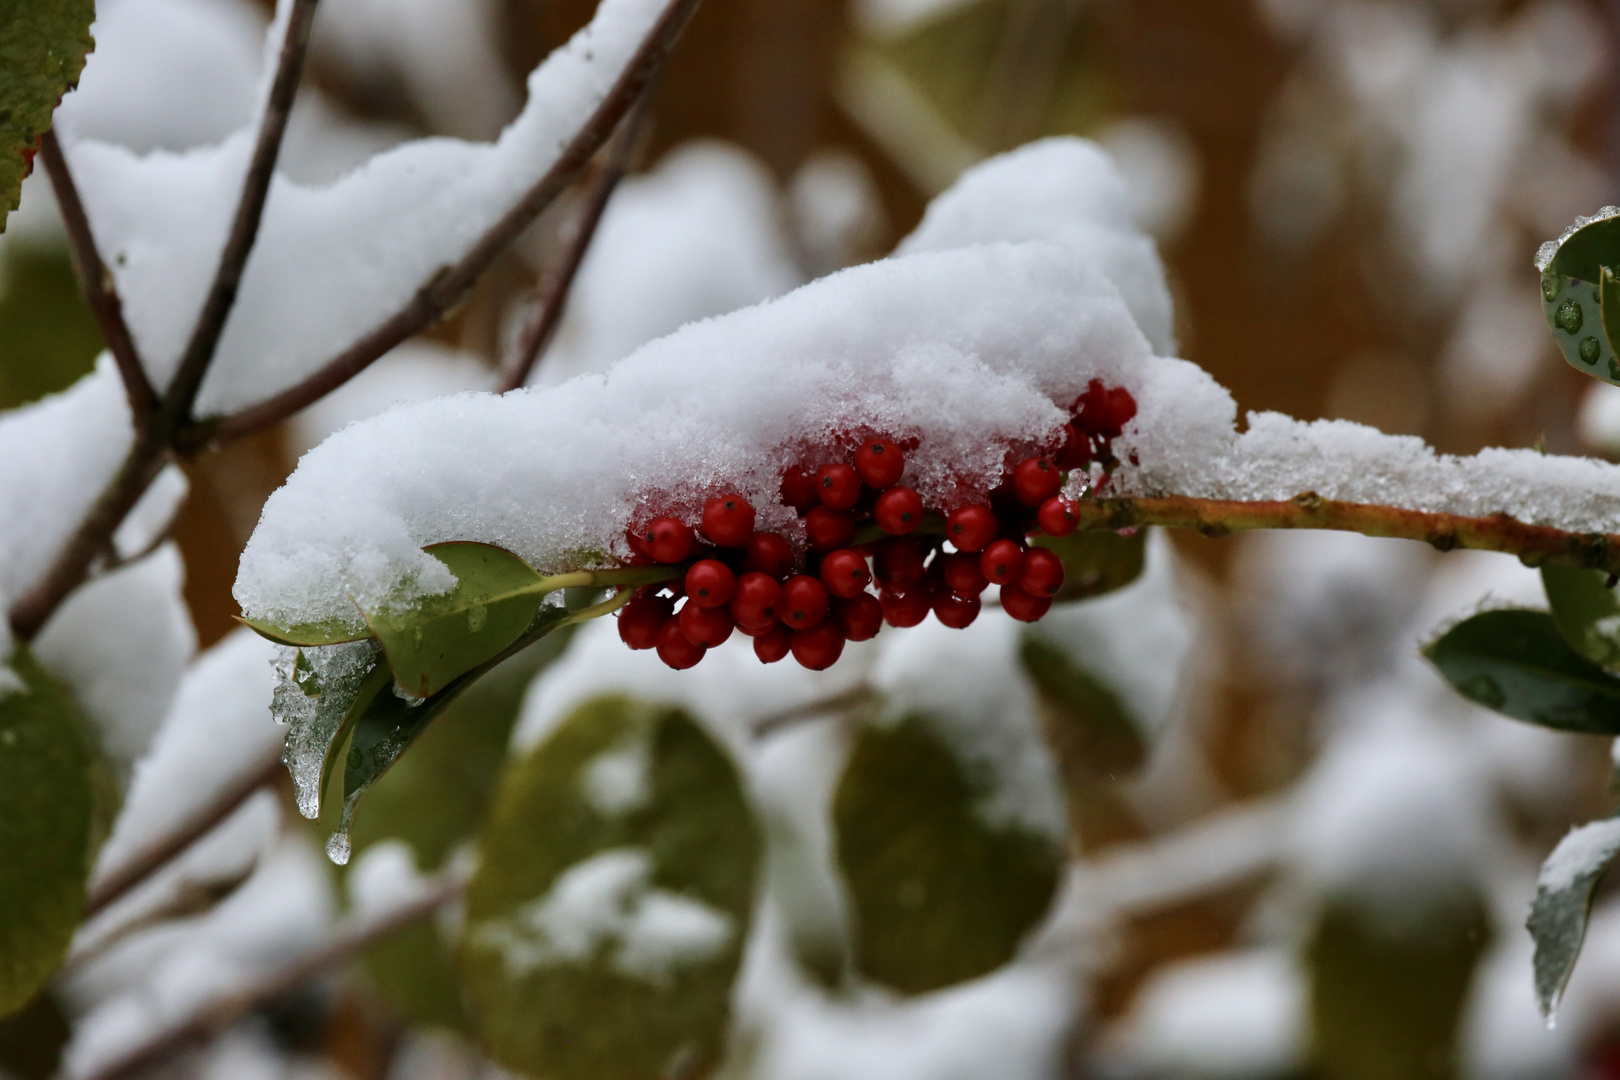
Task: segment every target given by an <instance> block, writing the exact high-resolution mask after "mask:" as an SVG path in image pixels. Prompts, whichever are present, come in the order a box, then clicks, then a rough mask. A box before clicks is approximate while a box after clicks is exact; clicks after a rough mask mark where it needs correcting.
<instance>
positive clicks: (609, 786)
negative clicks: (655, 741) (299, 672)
mask: <svg viewBox="0 0 1620 1080" xmlns="http://www.w3.org/2000/svg"><path fill="white" fill-rule="evenodd" d="M651 764H652V745H651V744H650V743H649V742H648V739H647V736H646V734H645V733H641V734H638V735H632V736H630V737H629V738H627V739H626V740H625V741H624V742H622V743H621V744H619V745H618V746H614V747H610V748H609V749H608V750H606V751H604V752H603V753H601V754H598V755H597V756H596V757H595V758H593V759H592V760H591V763H590V764H589V765H587V766H586V767H585V774H584V775H583V776H582V777H580V784H581V786H582V787H583V788H584V791H585V801H586V802H588V803H590V805H591V807H592V809H594V810H595V811H596V812H597V813H599V814H602V815H603V816H605V817H622V816H624V815H625V814H628V813H630V812H631V811H634V810H638V809H640V808H641V807H643V806H645V805H647V800H648V799H650V798H652V789H651V787H650V786H649V782H650V780H651V777H650V776H648V768H649V767H650V766H651Z"/></svg>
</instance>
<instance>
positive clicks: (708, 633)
mask: <svg viewBox="0 0 1620 1080" xmlns="http://www.w3.org/2000/svg"><path fill="white" fill-rule="evenodd" d="M676 621H677V622H679V623H680V626H681V633H683V634H685V635H686V638H687V640H688V641H690V642H691V643H692V644H694V645H706V646H708V647H709V648H711V649H712V648H714V647H715V646H716V645H724V644H725V643H726V638H728V637H730V636H731V632H732V631H733V630H735V629H736V628H737V620H735V619H733V618H732V617H731V612H730V611H728V610H727V609H725V608H723V607H700V606H699V605H697V604H694V603H691V602H690V601H688V602H687V603H686V604H684V605H682V607H681V613H680V614H679V615H678V616H676Z"/></svg>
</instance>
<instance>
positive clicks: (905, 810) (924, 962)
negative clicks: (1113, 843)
mask: <svg viewBox="0 0 1620 1080" xmlns="http://www.w3.org/2000/svg"><path fill="white" fill-rule="evenodd" d="M936 731H937V728H936V727H935V725H934V724H932V723H931V722H930V721H929V720H928V719H927V718H926V717H924V716H921V715H912V716H908V717H905V718H904V719H902V720H901V721H900V722H899V723H897V724H894V725H893V726H878V725H876V724H868V725H865V726H864V727H863V728H862V729H861V731H860V734H859V735H858V736H857V738H856V742H855V746H854V749H853V750H852V752H851V754H850V757H849V761H848V763H847V765H846V766H845V769H844V774H843V776H842V778H841V779H840V780H839V783H838V790H837V792H836V793H835V794H834V796H833V824H834V827H835V829H836V835H837V855H838V866H839V869H840V870H841V871H842V873H843V876H844V882H845V885H846V886H847V888H848V893H849V898H850V901H851V913H852V921H853V924H854V926H853V930H854V940H855V948H854V953H855V966H856V968H857V970H859V971H860V972H861V973H862V974H863V975H865V976H866V977H868V978H870V979H873V980H875V981H877V982H880V983H883V984H885V985H887V986H891V987H893V988H894V989H896V990H899V991H901V992H903V993H907V994H921V993H926V992H928V991H930V990H938V989H940V988H942V987H946V986H951V985H953V984H955V983H959V982H963V981H965V980H967V979H973V978H977V977H978V976H980V975H985V974H987V973H989V972H991V971H994V970H995V969H996V968H998V967H1000V966H1001V965H1002V964H1005V963H1006V962H1007V961H1008V960H1010V959H1012V957H1013V954H1014V952H1015V951H1016V950H1017V948H1018V944H1019V942H1020V941H1022V940H1023V938H1024V935H1025V934H1027V933H1028V932H1029V930H1030V928H1031V927H1033V926H1034V925H1035V923H1036V922H1037V921H1039V920H1040V918H1041V917H1042V916H1043V915H1044V914H1045V913H1046V910H1047V908H1048V907H1049V906H1050V905H1051V902H1052V896H1053V894H1054V892H1055V891H1056V889H1057V883H1058V876H1059V872H1060V868H1061V866H1062V856H1063V853H1062V850H1061V848H1060V846H1059V845H1058V844H1056V843H1054V842H1053V840H1052V839H1051V838H1050V837H1048V836H1040V835H1036V834H1034V833H1031V832H1027V831H1023V830H1020V829H1017V828H1014V827H1009V826H1006V825H1002V824H998V823H991V822H989V821H987V820H986V819H985V818H984V816H983V815H982V812H981V810H980V804H981V802H982V801H983V796H984V795H985V794H986V792H985V791H984V790H983V786H982V784H981V783H978V782H976V779H977V778H976V777H974V776H971V775H970V771H969V770H968V769H966V768H964V766H963V764H962V763H961V762H960V761H958V760H957V757H956V755H955V754H953V753H952V751H951V748H950V747H949V746H947V745H946V743H945V742H944V740H942V739H941V738H940V737H939V735H937V734H936Z"/></svg>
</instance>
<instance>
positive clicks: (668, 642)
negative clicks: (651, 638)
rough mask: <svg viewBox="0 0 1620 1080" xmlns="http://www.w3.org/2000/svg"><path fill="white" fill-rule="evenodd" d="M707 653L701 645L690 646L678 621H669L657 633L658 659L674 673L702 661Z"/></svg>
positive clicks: (690, 641)
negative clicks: (673, 670)
mask: <svg viewBox="0 0 1620 1080" xmlns="http://www.w3.org/2000/svg"><path fill="white" fill-rule="evenodd" d="M708 651H709V650H707V649H705V648H704V647H703V646H702V645H694V644H692V640H691V639H690V638H688V637H687V636H686V633H685V632H684V631H683V630H682V629H681V621H680V620H679V619H671V620H669V621H668V622H666V623H665V624H664V629H663V630H661V631H659V634H658V659H660V660H662V661H663V662H664V663H666V664H668V665H669V666H670V667H672V668H674V669H675V670H676V671H685V670H686V669H687V668H689V667H691V666H693V665H694V664H696V663H697V662H698V661H699V660H701V659H703V654H704V653H706V652H708Z"/></svg>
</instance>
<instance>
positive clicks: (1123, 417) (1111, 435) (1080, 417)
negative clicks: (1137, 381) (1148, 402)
mask: <svg viewBox="0 0 1620 1080" xmlns="http://www.w3.org/2000/svg"><path fill="white" fill-rule="evenodd" d="M1074 406H1075V410H1076V417H1075V419H1076V421H1077V423H1078V426H1079V427H1081V428H1084V429H1085V430H1086V431H1087V432H1089V433H1090V434H1092V435H1095V436H1097V437H1098V438H1099V439H1115V438H1118V437H1119V435H1120V433H1121V432H1123V431H1124V430H1125V425H1126V424H1128V423H1130V422H1131V420H1132V419H1133V418H1134V417H1135V416H1136V399H1135V398H1133V397H1132V396H1131V392H1130V391H1129V390H1126V389H1125V388H1124V387H1123V386H1116V387H1112V388H1110V387H1107V386H1104V385H1103V382H1102V380H1101V379H1092V380H1091V382H1090V383H1089V384H1087V386H1086V392H1085V393H1083V394H1081V395H1080V396H1079V397H1078V398H1076V399H1075V402H1074Z"/></svg>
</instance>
